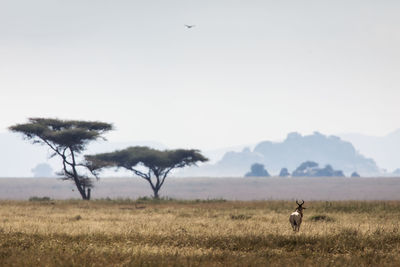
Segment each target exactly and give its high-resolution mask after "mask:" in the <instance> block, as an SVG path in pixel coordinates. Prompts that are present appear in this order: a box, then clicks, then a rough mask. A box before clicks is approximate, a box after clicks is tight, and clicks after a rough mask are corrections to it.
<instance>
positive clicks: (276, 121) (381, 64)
mask: <svg viewBox="0 0 400 267" xmlns="http://www.w3.org/2000/svg"><path fill="white" fill-rule="evenodd" d="M399 14H400V1H394V0H386V1H375V0H373V1H368V0H360V1H352V0H343V1H338V0H335V1H323V0H315V1H298V0H294V1H265V0H260V1H255V0H248V1H243V0H241V1H238V0H237V1H234V0H229V1H228V0H219V1H218V0H213V1H207V0H197V1H190V0H185V1H183V0H181V1H178V0H170V1H163V0H159V1H153V0H148V1H132V0H131V1H119V0H113V1H111V0H109V1H105V0H91V1H90V0H68V1H61V0H58V1H57V0H47V1H45V0H35V1H31V0H0V111H1V114H2V115H1V120H0V132H6V131H7V127H8V126H10V125H12V124H15V123H23V122H25V121H26V119H27V118H28V117H37V116H40V117H57V118H62V119H82V120H101V121H106V122H112V123H114V125H115V126H116V131H114V132H113V133H111V134H109V135H108V137H109V139H110V140H113V141H141V140H154V141H158V142H161V143H163V144H165V145H167V146H169V147H185V148H187V147H191V148H199V149H213V148H218V147H224V146H232V145H241V144H248V143H249V144H250V143H256V142H259V141H262V140H279V139H283V138H284V137H285V136H286V134H287V133H288V132H292V131H298V132H300V133H303V134H307V133H311V132H313V131H320V132H321V133H324V134H337V133H344V132H357V133H363V134H367V135H385V134H387V133H389V132H392V131H394V130H395V129H397V128H400V123H399V122H400V121H399V115H400V105H399V100H400V75H399V73H400V49H399V47H400V16H399ZM184 24H194V25H196V26H195V27H193V28H192V29H187V28H186V27H184Z"/></svg>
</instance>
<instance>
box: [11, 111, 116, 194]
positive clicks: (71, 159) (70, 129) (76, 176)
mask: <svg viewBox="0 0 400 267" xmlns="http://www.w3.org/2000/svg"><path fill="white" fill-rule="evenodd" d="M28 120H29V121H28V123H24V124H16V125H14V126H11V127H9V129H10V130H11V131H13V132H17V133H21V134H23V135H24V137H25V138H26V139H28V140H30V141H32V143H33V144H42V145H47V146H49V147H50V149H51V150H52V152H53V154H52V155H51V157H55V156H59V157H60V158H61V159H62V165H63V167H62V170H61V172H60V174H61V175H62V176H63V178H62V179H64V180H72V181H74V183H75V185H76V188H77V189H78V191H79V193H80V194H81V196H82V199H85V200H89V199H90V191H91V188H92V187H93V181H92V179H91V178H90V177H89V176H88V175H87V174H82V173H80V172H79V169H80V170H81V172H82V168H84V169H87V170H89V171H90V172H91V173H92V174H93V175H94V176H95V177H96V178H97V173H96V171H95V170H93V169H91V168H90V166H87V165H85V163H84V162H83V163H79V162H78V158H77V157H78V156H79V155H80V154H81V153H82V152H83V151H84V150H85V149H86V146H87V145H88V144H89V143H90V142H91V141H95V140H98V139H103V140H105V138H104V137H103V134H104V133H106V132H108V131H110V130H112V129H113V126H112V124H109V123H105V122H98V121H77V120H59V119H49V118H29V119H28ZM86 173H87V172H86Z"/></svg>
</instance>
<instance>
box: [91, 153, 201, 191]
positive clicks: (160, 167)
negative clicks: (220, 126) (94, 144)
mask: <svg viewBox="0 0 400 267" xmlns="http://www.w3.org/2000/svg"><path fill="white" fill-rule="evenodd" d="M85 159H86V164H87V165H88V166H90V168H91V169H92V170H93V171H96V170H97V171H99V170H101V169H102V168H107V167H117V168H125V169H127V170H129V171H132V172H133V173H134V174H136V175H137V176H139V177H141V178H143V179H145V180H146V181H147V182H148V183H149V184H150V186H151V189H152V190H153V193H154V194H153V196H154V198H156V199H158V198H159V191H160V189H161V187H162V186H163V184H164V182H165V179H166V178H167V175H168V174H169V173H170V172H171V171H172V170H173V169H176V168H183V167H185V166H191V165H196V163H197V162H205V161H207V160H208V159H207V158H206V157H204V156H203V155H202V154H201V153H200V151H199V150H196V149H176V150H164V151H161V150H157V149H152V148H149V147H144V146H135V147H128V148H126V149H123V150H117V151H115V152H111V153H102V154H96V155H86V156H85Z"/></svg>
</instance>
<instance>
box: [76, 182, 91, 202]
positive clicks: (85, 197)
mask: <svg viewBox="0 0 400 267" xmlns="http://www.w3.org/2000/svg"><path fill="white" fill-rule="evenodd" d="M74 182H75V185H76V188H77V189H78V191H79V193H80V194H81V196H82V199H83V200H90V188H88V193H87V194H86V190H85V188H84V187H82V185H81V183H80V182H79V180H78V179H77V178H74ZM88 196H89V198H88Z"/></svg>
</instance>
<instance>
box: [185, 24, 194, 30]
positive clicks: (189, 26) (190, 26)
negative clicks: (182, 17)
mask: <svg viewBox="0 0 400 267" xmlns="http://www.w3.org/2000/svg"><path fill="white" fill-rule="evenodd" d="M185 26H186V28H188V29H190V28H193V27H194V26H196V25H187V24H185Z"/></svg>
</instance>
